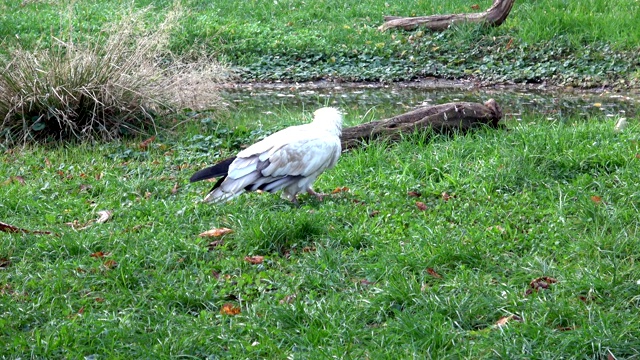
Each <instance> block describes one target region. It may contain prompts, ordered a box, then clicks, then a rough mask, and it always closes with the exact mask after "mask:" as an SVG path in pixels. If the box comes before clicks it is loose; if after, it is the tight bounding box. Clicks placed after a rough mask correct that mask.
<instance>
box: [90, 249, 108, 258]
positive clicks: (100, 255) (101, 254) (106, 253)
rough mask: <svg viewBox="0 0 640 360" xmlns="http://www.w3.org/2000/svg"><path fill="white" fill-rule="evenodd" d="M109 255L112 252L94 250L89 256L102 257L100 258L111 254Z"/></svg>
mask: <svg viewBox="0 0 640 360" xmlns="http://www.w3.org/2000/svg"><path fill="white" fill-rule="evenodd" d="M109 255H111V253H109V252H102V251H96V252H94V253H93V254H91V255H89V256H91V257H92V258H96V259H100V258H103V257H105V256H109Z"/></svg>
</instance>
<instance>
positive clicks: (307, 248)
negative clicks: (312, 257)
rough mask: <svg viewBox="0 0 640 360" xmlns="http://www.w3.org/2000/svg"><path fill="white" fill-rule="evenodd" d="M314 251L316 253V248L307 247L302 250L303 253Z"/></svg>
mask: <svg viewBox="0 0 640 360" xmlns="http://www.w3.org/2000/svg"><path fill="white" fill-rule="evenodd" d="M313 251H316V247H315V246H305V247H303V248H302V252H313Z"/></svg>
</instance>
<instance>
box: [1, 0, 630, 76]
mask: <svg viewBox="0 0 640 360" xmlns="http://www.w3.org/2000/svg"><path fill="white" fill-rule="evenodd" d="M173 3H174V2H173V1H135V2H130V1H121V0H108V1H100V2H95V1H87V0H78V1H75V2H73V3H72V5H69V4H67V3H65V2H55V1H26V2H19V1H2V2H0V43H3V45H5V46H3V47H2V48H3V49H10V48H12V47H15V46H17V45H18V44H19V45H20V46H22V47H26V48H27V49H29V48H31V47H34V46H36V45H35V44H37V43H38V42H43V43H44V44H48V43H50V42H51V41H54V40H53V39H52V35H53V36H56V37H60V38H67V37H69V33H72V35H71V37H73V38H74V39H76V41H79V42H82V41H83V40H84V39H86V38H87V37H96V36H97V35H98V34H99V33H100V32H101V30H102V29H103V28H104V26H105V24H107V23H113V22H115V21H117V19H118V18H119V17H121V16H123V13H125V14H126V9H128V8H129V7H130V5H131V4H133V6H134V7H135V8H137V9H141V8H144V7H146V6H148V5H150V4H152V5H153V8H152V9H151V11H149V13H148V14H147V18H148V21H149V23H152V24H157V23H158V19H161V18H162V17H163V16H164V15H165V14H167V13H168V12H169V9H170V8H172V7H173ZM491 3H492V1H490V0H483V1H470V0H451V1H440V0H424V1H418V2H416V1H409V0H401V1H380V0H363V1H346V2H345V1H338V0H322V1H302V0H276V1H273V0H268V1H267V0H256V1H235V0H218V1H214V2H212V1H202V0H187V1H183V2H182V8H183V10H184V11H185V14H184V16H182V17H181V20H180V26H179V27H178V28H177V30H176V31H175V32H174V34H173V36H172V46H173V49H174V50H175V51H176V52H184V51H189V50H191V49H193V48H194V47H196V48H198V47H202V48H204V49H205V50H206V51H207V52H208V53H210V54H214V55H215V56H216V57H217V58H218V59H220V60H223V61H226V62H228V63H229V64H231V65H232V66H234V67H235V68H236V70H237V72H238V74H239V76H240V77H241V78H242V79H243V80H247V81H255V80H259V81H273V80H288V81H306V80H317V79H346V80H355V81H380V80H382V81H394V80H410V79H415V78H419V77H425V76H436V77H445V78H473V79H477V80H481V81H486V82H516V83H521V82H534V83H540V82H548V83H556V84H563V85H573V86H588V87H594V86H602V85H609V86H621V87H628V86H637V85H638V81H640V73H639V72H638V68H640V63H639V61H640V60H638V59H640V56H639V55H638V50H639V46H640V31H637V24H638V23H640V11H639V7H638V4H637V1H636V0H614V1H609V0H588V1H566V0H538V1H526V0H518V1H516V3H515V5H514V6H513V10H512V12H511V14H510V15H509V17H508V19H507V21H506V22H505V23H504V24H503V25H502V26H500V27H498V28H494V29H483V28H480V27H478V26H475V25H472V26H459V27H456V28H455V29H452V30H450V31H446V32H443V33H429V32H424V31H412V32H405V31H388V32H380V31H378V30H377V28H378V26H379V25H381V24H382V22H383V16H384V15H398V16H420V15H431V14H446V13H461V12H477V11H480V10H484V9H487V8H488V7H489V6H490V5H491ZM475 5H477V8H478V9H475V8H476V6H475ZM125 16H126V15H125ZM70 30H71V31H70ZM4 51H5V50H0V54H2V53H3V52H4Z"/></svg>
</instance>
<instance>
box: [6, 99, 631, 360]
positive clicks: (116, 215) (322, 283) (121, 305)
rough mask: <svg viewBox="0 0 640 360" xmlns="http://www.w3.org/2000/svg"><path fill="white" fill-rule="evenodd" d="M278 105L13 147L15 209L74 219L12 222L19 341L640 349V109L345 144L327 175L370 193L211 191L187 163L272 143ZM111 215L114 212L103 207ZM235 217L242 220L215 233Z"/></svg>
mask: <svg viewBox="0 0 640 360" xmlns="http://www.w3.org/2000/svg"><path fill="white" fill-rule="evenodd" d="M261 110H262V109H256V110H254V111H255V112H253V111H251V110H244V111H238V112H232V113H229V114H228V115H227V116H229V118H228V119H224V118H220V120H222V121H223V122H222V123H218V122H212V121H210V120H208V119H203V120H202V121H201V122H200V123H199V124H198V125H193V126H192V127H190V128H187V129H184V130H185V132H184V133H183V134H182V135H181V136H179V137H177V138H169V137H164V138H162V137H160V138H157V139H156V140H155V141H153V142H150V143H146V144H142V143H141V142H139V141H136V142H125V143H112V144H106V145H96V146H78V147H64V148H49V149H47V148H33V149H25V150H24V151H23V152H6V153H4V154H2V155H0V173H1V174H6V175H5V176H4V178H3V179H0V180H2V181H3V183H2V186H0V197H1V198H2V199H3V200H2V202H0V219H2V221H4V222H7V223H11V224H13V225H17V226H20V227H23V228H26V229H31V230H35V229H38V230H50V231H53V232H54V233H55V235H38V234H20V233H15V234H9V233H0V267H1V270H0V314H1V316H0V344H1V345H0V353H1V354H3V355H4V356H7V357H8V358H15V357H22V358H25V357H45V358H56V357H58V358H60V357H67V358H78V357H86V356H92V355H94V356H95V357H96V358H158V359H163V358H175V357H179V356H181V355H184V356H191V357H196V358H259V357H266V358H285V357H292V358H327V357H338V358H365V357H371V358H411V357H419V358H429V357H430V358H438V359H443V358H469V359H477V358H487V357H498V358H508V359H517V358H540V359H542V358H558V357H567V358H593V359H595V358H603V357H606V356H607V354H608V352H609V351H610V352H611V353H612V354H614V355H615V356H617V357H618V358H633V357H638V356H639V355H640V354H639V353H638V349H639V348H640V336H639V333H638V330H637V317H638V308H639V304H638V293H639V291H638V289H639V285H638V283H637V281H638V279H640V270H638V267H637V261H638V258H637V249H638V246H640V243H639V240H638V239H639V238H640V234H638V228H639V223H638V211H637V207H638V188H639V185H640V184H639V183H638V177H637V174H638V171H640V168H639V167H640V160H638V156H637V153H638V152H640V148H638V144H637V141H636V140H637V139H636V137H635V134H637V131H638V130H639V129H638V127H637V125H636V124H632V125H631V127H630V128H628V130H627V131H625V132H623V133H622V134H614V133H613V132H612V131H611V129H612V123H611V122H612V120H606V118H604V117H591V118H589V119H588V121H584V120H578V119H571V118H569V119H563V121H559V122H554V123H549V121H548V120H541V119H540V118H535V117H531V116H527V117H525V118H523V119H522V121H521V122H517V123H516V122H514V123H512V124H510V125H509V127H510V131H495V130H487V131H480V132H478V133H475V134H470V135H467V136H456V137H454V138H452V139H449V138H444V137H436V138H434V139H431V140H429V141H425V139H424V138H423V137H421V136H415V137H410V138H407V139H406V140H404V141H402V142H400V143H398V144H375V145H371V146H368V147H365V148H362V149H359V150H355V151H351V152H348V153H345V154H343V157H342V159H341V160H340V162H339V164H338V166H337V167H336V169H334V170H332V171H330V172H328V173H326V174H324V175H323V176H321V178H320V180H319V182H318V184H317V188H318V189H319V190H321V191H331V190H333V189H335V188H338V187H343V186H346V187H348V188H349V189H350V190H349V191H347V192H342V193H338V194H336V195H334V196H332V197H330V198H328V199H326V200H325V201H324V202H323V203H318V202H317V201H316V200H314V199H312V198H309V197H307V198H304V199H303V200H302V206H301V207H300V208H295V207H292V206H291V205H290V204H288V203H286V202H284V201H283V200H280V199H279V198H278V197H277V196H273V195H269V194H263V195H257V194H252V195H248V196H243V197H241V198H240V199H238V201H235V202H233V203H230V204H227V205H224V206H210V205H204V204H200V203H197V202H196V200H197V199H199V198H201V197H202V195H203V194H204V193H205V192H206V191H207V190H208V187H209V186H210V184H201V183H198V184H193V185H189V184H188V183H187V179H188V177H189V176H190V175H191V173H192V172H193V171H195V170H197V169H199V168H200V167H201V166H202V165H204V164H205V163H208V162H209V161H210V160H211V157H212V155H213V154H217V155H219V156H225V155H227V154H229V153H230V152H233V151H235V150H236V149H238V148H239V147H240V146H241V144H243V143H247V142H251V141H253V140H255V139H256V138H258V137H260V136H263V135H264V132H263V131H261V130H260V128H256V127H255V120H254V119H255V118H256V117H258V118H260V119H268V118H270V116H267V115H264V114H261V113H258V112H261ZM364 113H365V109H362V111H357V110H354V111H351V112H350V114H349V116H348V118H347V120H348V122H349V123H354V122H358V121H361V120H360V119H361V117H362V116H364ZM273 116H275V117H280V118H283V119H284V121H283V122H281V123H280V126H283V125H284V124H287V123H295V122H297V121H298V120H297V119H299V117H300V115H299V113H297V112H289V111H286V110H281V111H280V112H279V113H277V114H275V115H273ZM224 123H226V124H228V125H222V124H224ZM252 124H253V125H252ZM265 128H272V126H271V125H270V124H269V123H265ZM203 133H204V134H205V135H202V134H203ZM206 136H210V138H207V137H206ZM214 147H215V149H217V150H212V149H213V148H214ZM216 151H219V153H216ZM418 202H420V203H422V204H418ZM102 210H110V211H112V214H113V215H112V217H111V218H109V219H108V220H107V221H106V222H104V223H98V222H95V221H93V222H92V220H95V219H96V218H98V216H99V211H102ZM66 223H68V224H69V225H65V224H66ZM85 227H86V228H85ZM220 227H227V228H230V229H233V230H234V232H233V233H231V234H228V235H225V237H223V238H222V239H223V241H222V242H217V243H211V241H213V240H216V239H204V238H200V237H198V236H197V235H198V234H199V233H200V232H202V231H205V230H209V229H211V228H220ZM257 255H259V256H264V259H263V261H262V262H261V263H259V264H252V263H250V262H249V261H247V260H248V259H247V258H246V257H248V256H249V257H250V256H257ZM258 262H259V261H258ZM541 277H550V278H553V279H556V280H557V282H555V283H554V282H553V280H551V279H546V282H545V283H546V284H547V286H545V285H543V284H541V283H540V281H541V280H539V281H537V282H535V281H534V280H535V279H538V278H541ZM532 282H533V286H534V287H536V288H537V289H536V290H534V288H533V287H532V285H531V283H532ZM545 287H546V288H545ZM236 312H239V313H237V314H235V313H236ZM232 314H235V315H232ZM511 315H515V316H516V317H510V316H511ZM505 317H506V319H507V320H504V319H505ZM500 319H503V320H502V321H503V322H505V323H506V325H503V326H502V327H500V326H498V325H497V323H498V322H499V321H500Z"/></svg>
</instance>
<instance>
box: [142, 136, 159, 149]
mask: <svg viewBox="0 0 640 360" xmlns="http://www.w3.org/2000/svg"><path fill="white" fill-rule="evenodd" d="M155 139H156V137H155V136H152V137H150V138H148V139H147V140H145V141H143V142H141V143H140V145H138V147H139V148H140V150H146V149H147V148H148V147H149V144H151V143H152V142H153V141H154V140H155Z"/></svg>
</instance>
